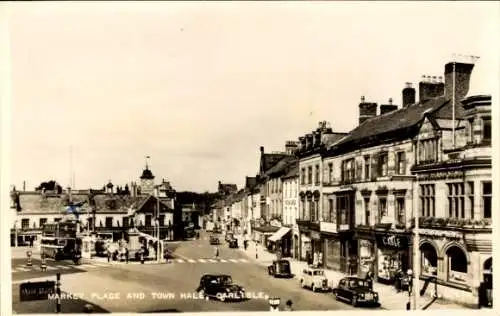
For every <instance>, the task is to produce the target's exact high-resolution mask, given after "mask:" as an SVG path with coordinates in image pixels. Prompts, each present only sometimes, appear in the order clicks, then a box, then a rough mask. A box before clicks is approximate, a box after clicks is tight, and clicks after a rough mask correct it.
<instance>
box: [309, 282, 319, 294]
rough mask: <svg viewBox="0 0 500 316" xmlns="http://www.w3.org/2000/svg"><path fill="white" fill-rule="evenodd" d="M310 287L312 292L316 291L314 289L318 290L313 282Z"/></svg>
mask: <svg viewBox="0 0 500 316" xmlns="http://www.w3.org/2000/svg"><path fill="white" fill-rule="evenodd" d="M311 289H312V291H313V292H316V291H317V290H318V289H317V288H316V285H314V283H313V284H312V286H311Z"/></svg>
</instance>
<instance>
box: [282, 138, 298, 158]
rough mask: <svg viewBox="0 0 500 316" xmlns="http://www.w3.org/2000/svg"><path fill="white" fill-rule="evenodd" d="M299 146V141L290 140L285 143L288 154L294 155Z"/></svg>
mask: <svg viewBox="0 0 500 316" xmlns="http://www.w3.org/2000/svg"><path fill="white" fill-rule="evenodd" d="M298 147H299V146H298V144H297V142H294V141H291V140H289V141H287V142H286V143H285V152H286V154H287V155H293V154H294V153H295V151H297V149H298Z"/></svg>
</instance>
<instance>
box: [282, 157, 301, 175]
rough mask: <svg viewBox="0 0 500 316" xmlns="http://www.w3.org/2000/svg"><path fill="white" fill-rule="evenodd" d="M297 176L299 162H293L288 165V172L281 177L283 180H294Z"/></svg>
mask: <svg viewBox="0 0 500 316" xmlns="http://www.w3.org/2000/svg"><path fill="white" fill-rule="evenodd" d="M298 176H299V161H298V160H296V161H293V162H292V163H290V164H289V165H288V172H287V173H286V174H285V175H284V176H283V179H288V178H294V177H298Z"/></svg>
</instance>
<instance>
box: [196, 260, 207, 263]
mask: <svg viewBox="0 0 500 316" xmlns="http://www.w3.org/2000/svg"><path fill="white" fill-rule="evenodd" d="M198 261H199V262H203V263H205V262H206V261H205V260H204V259H198Z"/></svg>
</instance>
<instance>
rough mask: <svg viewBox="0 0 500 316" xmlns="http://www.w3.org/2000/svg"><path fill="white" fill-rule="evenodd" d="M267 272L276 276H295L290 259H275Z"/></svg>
mask: <svg viewBox="0 0 500 316" xmlns="http://www.w3.org/2000/svg"><path fill="white" fill-rule="evenodd" d="M267 272H268V274H269V275H271V276H273V277H275V278H293V274H292V270H291V268H290V261H288V260H275V261H273V264H272V265H270V266H268V267H267Z"/></svg>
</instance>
